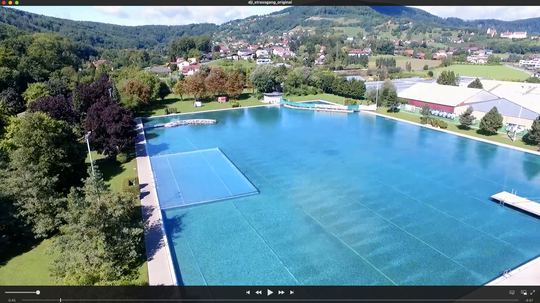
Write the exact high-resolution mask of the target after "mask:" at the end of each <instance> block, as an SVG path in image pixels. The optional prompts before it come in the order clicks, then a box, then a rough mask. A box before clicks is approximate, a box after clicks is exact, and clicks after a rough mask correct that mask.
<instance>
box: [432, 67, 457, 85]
mask: <svg viewBox="0 0 540 303" xmlns="http://www.w3.org/2000/svg"><path fill="white" fill-rule="evenodd" d="M437 84H441V85H451V86H458V85H459V75H456V74H455V73H454V72H453V71H447V70H443V71H442V72H441V73H440V75H439V77H438V78H437Z"/></svg>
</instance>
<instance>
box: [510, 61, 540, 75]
mask: <svg viewBox="0 0 540 303" xmlns="http://www.w3.org/2000/svg"><path fill="white" fill-rule="evenodd" d="M504 66H506V67H508V68H511V69H514V70H517V71H520V72H524V73H527V74H529V75H531V76H533V75H534V73H533V72H532V71H530V70H528V69H523V68H519V67H515V66H512V65H508V64H505V65H504Z"/></svg>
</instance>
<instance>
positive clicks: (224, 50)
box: [219, 45, 231, 54]
mask: <svg viewBox="0 0 540 303" xmlns="http://www.w3.org/2000/svg"><path fill="white" fill-rule="evenodd" d="M230 51H231V50H230V49H229V48H228V47H226V46H222V45H220V46H219V53H220V54H228V53H229V52H230Z"/></svg>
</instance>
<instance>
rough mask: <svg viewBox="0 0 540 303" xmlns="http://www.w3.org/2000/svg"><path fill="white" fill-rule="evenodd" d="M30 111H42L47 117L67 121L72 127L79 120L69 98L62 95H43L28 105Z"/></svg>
mask: <svg viewBox="0 0 540 303" xmlns="http://www.w3.org/2000/svg"><path fill="white" fill-rule="evenodd" d="M28 109H29V110H30V112H42V113H45V114H47V115H49V117H51V118H53V119H56V120H60V121H65V122H67V123H68V124H69V125H70V126H72V127H74V126H75V125H76V124H77V123H78V122H79V116H78V114H77V112H76V111H75V110H74V109H73V105H72V103H71V99H66V97H64V96H61V95H60V96H55V97H44V98H39V99H37V100H36V101H34V102H32V103H30V105H29V106H28Z"/></svg>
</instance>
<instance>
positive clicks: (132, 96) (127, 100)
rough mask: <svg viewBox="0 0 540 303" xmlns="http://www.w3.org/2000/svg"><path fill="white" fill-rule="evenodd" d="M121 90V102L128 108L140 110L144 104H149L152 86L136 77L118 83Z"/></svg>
mask: <svg viewBox="0 0 540 303" xmlns="http://www.w3.org/2000/svg"><path fill="white" fill-rule="evenodd" d="M118 88H119V89H120V92H121V99H120V100H121V102H122V105H124V107H125V108H127V109H128V110H132V111H133V110H138V109H139V107H140V106H141V105H142V104H148V101H149V99H150V86H148V85H146V84H144V83H142V82H139V81H137V80H135V79H127V80H122V81H121V82H120V83H119V84H118Z"/></svg>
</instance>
